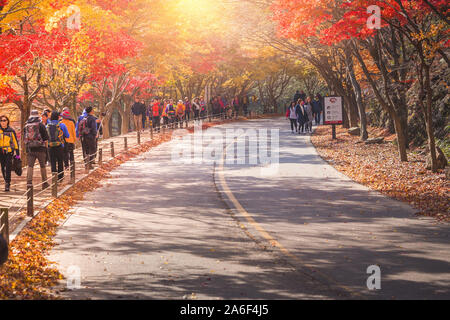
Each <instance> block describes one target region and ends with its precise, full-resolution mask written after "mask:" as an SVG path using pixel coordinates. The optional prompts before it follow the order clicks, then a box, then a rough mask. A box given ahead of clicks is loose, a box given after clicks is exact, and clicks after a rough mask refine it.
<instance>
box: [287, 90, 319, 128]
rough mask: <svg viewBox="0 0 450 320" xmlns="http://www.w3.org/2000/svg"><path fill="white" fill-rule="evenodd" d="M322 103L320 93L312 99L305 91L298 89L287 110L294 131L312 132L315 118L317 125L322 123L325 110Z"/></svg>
mask: <svg viewBox="0 0 450 320" xmlns="http://www.w3.org/2000/svg"><path fill="white" fill-rule="evenodd" d="M322 103H323V102H322V96H321V95H320V94H317V95H316V96H315V99H314V100H312V99H311V97H309V96H306V94H305V93H304V92H303V91H302V92H299V91H297V92H296V94H295V96H294V101H292V102H291V104H290V106H289V107H288V109H287V110H286V118H287V119H289V120H290V123H291V131H292V133H299V134H300V133H308V132H309V133H311V132H312V125H313V120H314V121H315V124H316V125H319V124H320V121H321V115H322V112H323V104H322ZM294 130H295V131H294Z"/></svg>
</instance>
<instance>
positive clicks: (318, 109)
mask: <svg viewBox="0 0 450 320" xmlns="http://www.w3.org/2000/svg"><path fill="white" fill-rule="evenodd" d="M321 100H322V99H321V98H320V94H317V95H316V98H315V99H314V100H313V102H312V105H313V111H314V113H315V117H314V119H315V121H316V125H319V124H320V115H321V113H322V111H323V107H322V102H321Z"/></svg>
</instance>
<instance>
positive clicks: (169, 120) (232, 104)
mask: <svg viewBox="0 0 450 320" xmlns="http://www.w3.org/2000/svg"><path fill="white" fill-rule="evenodd" d="M248 105H249V99H248V97H247V96H243V97H239V96H235V97H234V98H233V99H231V100H230V99H227V98H222V97H221V96H220V95H218V96H215V97H213V98H211V100H210V102H209V107H208V105H207V102H206V101H205V99H204V98H203V96H201V97H196V98H194V99H192V100H190V99H189V98H188V97H185V98H184V100H178V102H176V101H175V100H174V99H164V100H162V99H160V98H154V99H152V100H151V102H150V104H149V105H147V104H146V103H145V101H144V100H139V99H135V102H134V104H133V105H132V107H131V113H132V115H133V119H134V125H135V129H136V131H142V130H144V129H145V128H146V123H147V120H148V123H149V125H151V126H152V127H153V129H155V130H157V131H158V132H159V131H160V129H161V125H165V126H171V127H177V126H178V124H179V123H181V122H183V121H189V120H192V119H197V120H198V119H200V118H204V117H206V116H207V115H208V114H209V111H208V110H210V112H211V114H212V116H217V115H219V114H223V115H224V116H225V118H228V119H231V118H232V117H237V116H238V115H239V114H240V112H241V110H242V112H243V114H244V115H247V114H248Z"/></svg>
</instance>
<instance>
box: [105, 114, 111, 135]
mask: <svg viewBox="0 0 450 320" xmlns="http://www.w3.org/2000/svg"><path fill="white" fill-rule="evenodd" d="M111 117H112V112H108V113H107V114H106V116H105V117H104V118H103V139H109V138H110V137H111Z"/></svg>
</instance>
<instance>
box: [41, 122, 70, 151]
mask: <svg viewBox="0 0 450 320" xmlns="http://www.w3.org/2000/svg"><path fill="white" fill-rule="evenodd" d="M49 124H55V125H56V124H59V127H60V128H61V130H62V132H63V134H64V138H66V139H67V138H69V137H70V134H69V130H67V127H66V125H65V124H64V123H62V122H59V120H48V124H47V126H48V125H49ZM63 146H64V144H63Z"/></svg>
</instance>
